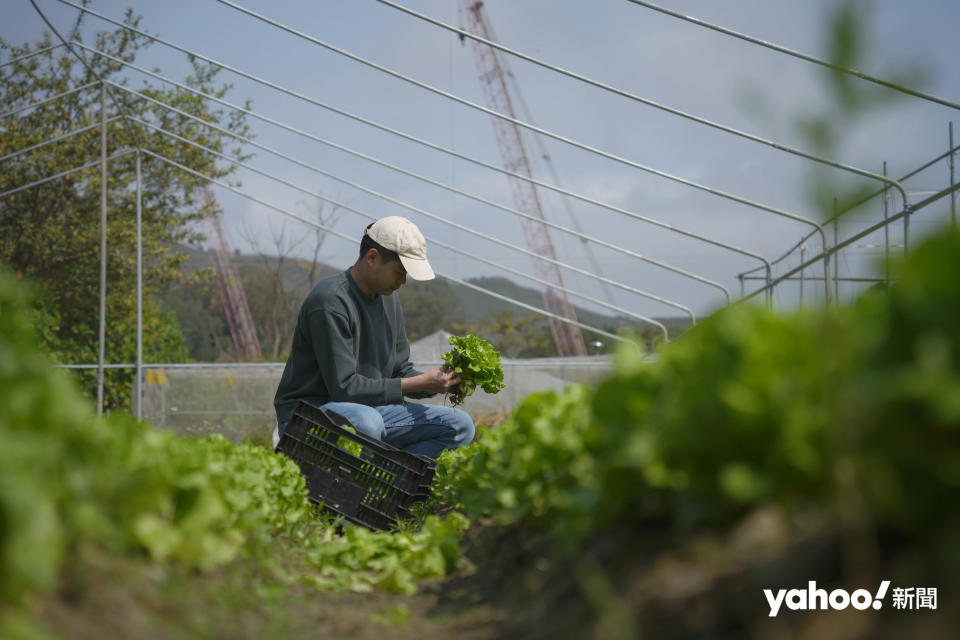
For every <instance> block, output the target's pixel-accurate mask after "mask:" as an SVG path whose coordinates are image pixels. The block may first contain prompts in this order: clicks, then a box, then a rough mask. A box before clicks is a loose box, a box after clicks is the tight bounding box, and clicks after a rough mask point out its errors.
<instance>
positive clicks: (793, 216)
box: [31, 0, 829, 269]
mask: <svg viewBox="0 0 960 640" xmlns="http://www.w3.org/2000/svg"><path fill="white" fill-rule="evenodd" d="M57 1H58V2H60V3H62V4H66V5H69V6H71V7H74V8H75V9H78V10H81V11H84V12H86V13H89V14H90V15H94V16H96V17H98V18H100V19H102V20H105V21H107V22H110V23H112V24H115V25H118V26H120V27H121V28H123V29H127V30H129V31H132V32H134V33H138V34H140V35H142V36H144V37H146V38H149V39H151V40H154V41H156V42H160V43H161V44H165V45H166V46H169V47H171V48H173V49H176V50H178V51H181V52H183V53H186V54H188V55H191V56H193V57H195V58H197V59H198V60H203V61H204V62H208V63H210V64H214V65H217V66H219V67H222V68H224V69H226V70H228V71H231V72H233V73H236V74H238V75H240V76H242V77H245V78H247V79H249V80H253V81H254V82H257V83H259V84H262V85H264V86H267V87H270V88H273V89H276V90H278V91H281V92H283V93H286V94H287V95H290V96H293V97H295V98H298V99H301V100H305V101H307V102H310V103H311V104H315V105H317V106H320V107H323V108H327V109H330V110H331V111H334V112H336V113H340V114H341V115H345V116H347V117H351V118H354V119H358V118H357V117H356V116H354V115H352V114H347V113H346V112H342V111H340V110H337V109H334V108H331V107H327V106H326V105H324V104H322V103H320V102H318V101H316V100H313V99H311V98H308V97H307V96H304V95H303V94H301V93H298V92H296V91H293V90H290V89H287V88H285V87H282V86H280V85H278V84H275V83H273V82H270V81H268V80H264V79H263V78H259V77H257V76H255V75H253V74H249V73H247V72H245V71H241V70H239V69H237V68H236V67H233V66H231V65H228V64H226V63H223V62H220V61H217V60H214V59H213V58H209V57H207V56H204V55H201V54H199V53H196V52H194V51H191V50H189V49H186V48H184V47H181V46H179V45H175V44H173V43H170V42H168V41H166V40H164V39H162V38H158V37H157V36H153V35H151V34H149V33H147V32H144V31H141V30H139V29H136V28H134V27H130V26H129V25H125V24H123V23H122V22H118V21H116V20H114V19H112V18H109V17H107V16H104V15H103V14H100V13H97V12H96V11H92V10H91V9H88V8H87V7H82V6H79V5H75V4H73V3H71V2H68V1H67V0H57ZM31 2H33V0H31ZM308 37H309V36H308ZM80 46H83V45H80ZM84 48H86V49H89V47H84ZM93 51H96V50H95V49H94V50H93ZM411 81H412V82H416V81H415V80H412V79H411ZM450 97H451V99H455V100H461V99H460V98H457V97H456V96H450ZM469 104H473V103H469ZM473 106H474V107H475V108H477V109H479V110H482V111H486V112H490V113H491V114H496V112H491V111H490V110H489V109H486V107H481V106H480V105H473ZM499 117H501V118H504V117H503V116H502V115H499ZM515 123H516V124H518V125H519V126H524V127H525V128H528V129H531V126H530V125H528V124H526V123H521V122H520V121H515ZM378 128H383V127H381V126H378ZM531 130H535V131H537V132H538V133H542V134H543V135H546V136H548V137H551V138H554V139H556V140H559V141H561V142H566V143H568V144H571V145H572V146H576V147H578V148H581V149H583V150H585V151H590V152H592V153H595V154H597V155H600V156H602V157H605V158H608V159H611V160H614V161H616V162H620V163H622V164H626V165H627V166H631V167H633V168H635V169H640V170H641V171H645V172H648V173H651V174H653V175H658V176H660V177H663V178H667V179H670V180H673V181H675V182H678V183H680V184H684V185H686V186H690V187H693V188H697V189H700V190H703V191H706V192H708V193H711V194H713V195H716V196H719V197H723V198H726V199H729V200H732V201H735V202H739V203H740V204H745V205H747V206H750V207H754V208H757V209H760V210H763V211H767V212H769V213H774V214H777V215H781V216H784V217H787V218H790V219H793V220H796V221H799V222H803V223H804V224H810V225H813V226H815V227H816V228H817V230H818V231H819V232H820V233H821V237H822V238H823V239H824V246H826V242H825V240H826V238H825V236H824V235H823V229H822V228H821V227H820V225H818V224H817V223H816V222H813V221H812V220H810V219H808V218H804V217H803V216H798V215H796V214H792V213H789V212H787V211H783V210H781V209H777V208H775V207H770V206H767V205H763V204H761V203H757V202H753V201H751V200H748V199H746V198H740V197H738V196H735V195H733V194H729V193H726V192H724V191H721V190H718V189H712V188H710V187H706V186H704V185H699V184H697V183H695V182H692V181H689V180H685V179H683V178H679V177H677V176H673V175H671V174H668V173H666V172H662V171H658V170H656V169H652V168H650V167H646V166H644V165H641V164H639V163H636V162H633V161H631V160H627V159H626V158H621V157H620V156H617V155H614V154H611V153H608V152H605V151H601V150H600V149H596V148H593V147H590V146H589V145H583V144H581V143H578V142H575V141H573V140H569V139H567V138H564V137H563V136H558V135H557V134H554V133H551V132H549V131H546V130H543V129H540V128H538V127H533V128H532V129H531ZM398 135H403V136H404V137H407V136H406V134H399V133H398ZM718 246H721V245H718ZM825 268H827V269H829V265H825Z"/></svg>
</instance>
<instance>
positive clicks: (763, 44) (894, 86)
mask: <svg viewBox="0 0 960 640" xmlns="http://www.w3.org/2000/svg"><path fill="white" fill-rule="evenodd" d="M627 2H632V3H633V4H636V5H640V6H641V7H646V8H647V9H653V10H654V11H659V12H660V13H663V14H666V15H668V16H672V17H674V18H679V19H680V20H684V21H686V22H689V23H691V24H695V25H697V26H698V27H705V28H707V29H712V30H714V31H717V32H719V33H722V34H724V35H727V36H733V37H734V38H739V39H740V40H745V41H746V42H750V43H751V44H757V45H760V46H761V47H766V48H767V49H772V50H773V51H778V52H780V53H785V54H787V55H789V56H793V57H794V58H799V59H800V60H805V61H807V62H812V63H814V64H818V65H820V66H823V67H826V68H828V69H830V70H832V71H839V72H841V73H846V74H849V75H852V76H856V77H857V78H860V79H861V80H866V81H867V82H873V83H875V84H879V85H881V86H883V87H886V88H887V89H893V90H894V91H899V92H901V93H905V94H907V95H911V96H913V97H915V98H921V99H923V100H929V101H930V102H936V103H938V104H942V105H944V106H946V107H950V108H951V109H960V104H958V103H956V102H953V101H952V100H947V99H946V98H940V97H938V96H935V95H931V94H929V93H923V92H922V91H917V90H916V89H910V88H909V87H904V86H902V85H899V84H895V83H893V82H890V81H888V80H883V79H882V78H876V77H874V76H870V75H867V74H866V73H863V72H862V71H857V70H856V69H851V68H850V67H844V66H842V65H839V64H835V63H833V62H829V61H828V60H821V59H820V58H816V57H814V56H811V55H809V54H806V53H801V52H800V51H795V50H793V49H788V48H787V47H784V46H781V45H778V44H774V43H772V42H767V41H766V40H760V39H759V38H754V37H751V36H748V35H746V34H743V33H739V32H737V31H734V30H732V29H727V28H725V27H721V26H719V25H716V24H712V23H710V22H706V21H704V20H699V19H697V18H693V17H691V16H687V15H684V14H682V13H678V12H676V11H671V10H670V9H665V8H664V7H661V6H658V5H655V4H653V3H652V2H644V1H643V0H627Z"/></svg>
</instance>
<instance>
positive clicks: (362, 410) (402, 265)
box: [274, 216, 474, 458]
mask: <svg viewBox="0 0 960 640" xmlns="http://www.w3.org/2000/svg"><path fill="white" fill-rule="evenodd" d="M407 275H409V276H410V277H411V278H413V279H414V280H431V279H433V278H434V277H435V276H434V272H433V269H432V268H431V267H430V263H429V262H428V261H427V243H426V240H424V237H423V234H422V233H420V229H418V228H417V226H416V225H415V224H413V223H412V222H410V221H409V220H407V219H406V218H403V217H400V216H390V217H386V218H381V219H380V220H377V221H376V222H374V223H373V224H371V225H369V226H368V227H367V228H366V231H365V232H364V234H363V238H362V240H361V242H360V257H359V258H358V259H357V261H356V263H355V264H354V265H353V266H352V267H350V268H349V269H347V270H346V271H344V272H342V273H338V274H336V275H334V276H330V277H329V278H325V279H323V280H320V281H319V282H318V283H317V284H316V285H315V286H314V287H313V289H312V290H311V291H310V293H309V294H308V295H307V297H306V300H304V302H303V306H301V308H300V313H299V316H298V318H297V326H296V329H295V330H294V335H293V345H292V346H291V349H290V357H289V358H287V364H286V366H285V367H284V370H283V376H282V377H281V379H280V385H279V387H278V388H277V393H276V396H275V398H274V407H275V408H276V411H277V425H278V426H277V432H276V433H275V436H274V437H275V439H276V438H279V435H280V434H282V433H283V430H284V428H285V427H286V426H287V422H288V421H289V420H290V416H291V415H292V413H293V410H294V409H295V408H296V406H297V404H298V403H299V401H300V400H305V401H307V402H308V403H310V404H312V405H314V406H317V407H322V408H326V409H330V410H331V411H335V412H336V413H339V414H340V415H342V416H344V417H345V418H347V419H348V420H350V422H351V423H352V424H353V426H355V427H356V428H357V430H358V431H360V432H362V433H365V434H366V435H368V436H371V437H373V438H377V439H379V440H381V441H383V442H386V443H387V444H390V445H393V446H395V447H397V448H399V449H403V450H405V451H409V452H410V453H416V454H421V455H425V456H428V457H430V458H436V457H437V456H439V455H440V453H441V452H442V451H443V450H444V449H454V448H456V447H461V446H464V445H467V444H470V442H471V441H473V436H474V426H473V420H472V419H471V418H470V416H469V415H468V414H467V413H466V412H464V411H461V410H460V409H454V408H452V407H443V406H435V405H425V404H418V403H414V402H408V401H407V400H406V399H405V397H410V398H414V399H420V398H426V397H429V396H432V395H434V394H436V393H445V392H447V391H449V390H450V389H451V388H452V387H454V386H456V385H457V383H459V382H460V378H459V376H457V375H456V374H455V373H453V372H452V371H447V370H445V369H444V368H442V367H437V368H435V369H431V370H430V371H427V372H426V373H420V372H419V371H417V370H415V369H414V368H413V365H412V364H411V363H410V344H409V342H408V341H407V334H406V329H405V328H404V323H403V311H402V310H401V308H400V301H399V299H398V297H397V295H396V291H397V290H398V289H399V288H400V287H401V286H403V284H404V283H405V282H406V281H407Z"/></svg>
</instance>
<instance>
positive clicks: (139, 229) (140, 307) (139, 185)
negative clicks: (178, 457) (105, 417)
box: [134, 151, 143, 420]
mask: <svg viewBox="0 0 960 640" xmlns="http://www.w3.org/2000/svg"><path fill="white" fill-rule="evenodd" d="M140 163H141V153H140V152H139V151H137V383H136V384H135V385H134V391H135V392H136V394H137V420H143V176H142V174H141V169H140Z"/></svg>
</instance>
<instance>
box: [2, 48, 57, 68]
mask: <svg viewBox="0 0 960 640" xmlns="http://www.w3.org/2000/svg"><path fill="white" fill-rule="evenodd" d="M62 46H63V43H60V44H55V45H52V46H49V47H44V48H43V49H37V50H36V51H31V52H30V53H27V54H24V55H22V56H20V57H19V58H11V59H10V60H7V61H6V62H3V63H0V69H2V68H3V67H7V66H10V65H11V64H16V63H18V62H21V61H23V60H28V59H30V58H32V57H34V56H39V55H40V54H42V53H47V52H48V51H53V50H55V49H59V48H60V47H62Z"/></svg>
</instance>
